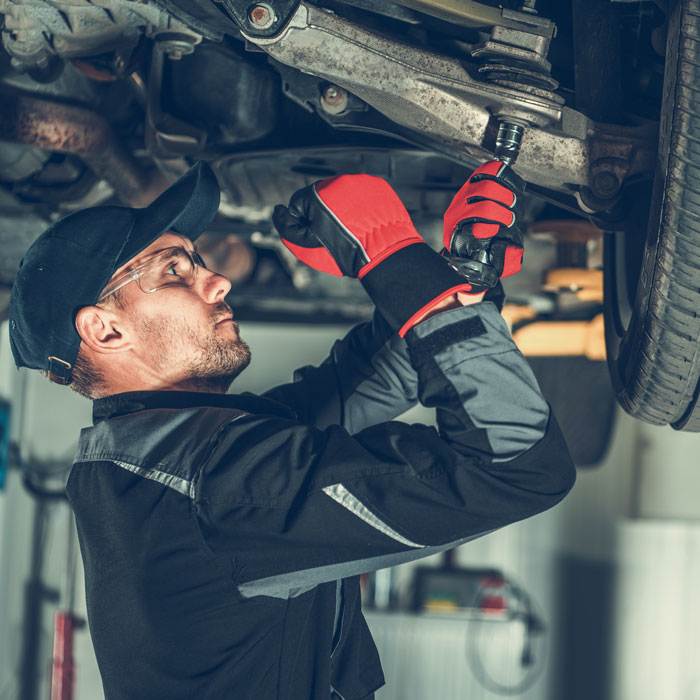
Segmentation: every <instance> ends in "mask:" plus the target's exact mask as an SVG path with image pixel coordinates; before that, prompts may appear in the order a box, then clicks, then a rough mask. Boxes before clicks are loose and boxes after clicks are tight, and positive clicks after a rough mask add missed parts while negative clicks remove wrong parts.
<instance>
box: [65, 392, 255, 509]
mask: <svg viewBox="0 0 700 700" xmlns="http://www.w3.org/2000/svg"><path fill="white" fill-rule="evenodd" d="M245 415H247V414H246V413H244V412H243V411H239V410H235V409H221V408H216V407H210V406H207V407H195V408H188V409H150V410H146V411H139V412H138V413H130V414H128V415H125V416H118V417H116V418H110V419H108V420H104V421H101V422H100V423H98V424H97V425H95V426H93V427H91V428H85V429H83V430H82V431H81V433H80V440H79V441H78V450H77V453H76V455H75V458H74V460H73V461H74V463H80V462H97V461H110V462H114V463H115V464H117V465H118V466H120V467H121V468H123V469H127V470H129V471H131V472H132V473H134V474H138V475H139V476H142V477H144V478H147V479H151V480H153V481H157V482H158V483H161V484H163V485H164V486H167V487H168V488H172V489H174V490H175V491H178V492H179V493H183V494H184V495H187V496H189V497H190V498H191V497H193V491H192V489H193V486H192V480H193V476H194V475H195V473H196V471H197V470H198V469H199V467H200V465H202V464H203V463H204V462H205V460H206V459H207V457H208V456H209V453H210V451H211V449H212V444H213V439H214V438H215V436H216V435H217V434H218V432H219V430H221V429H222V428H223V427H224V426H225V425H228V424H229V423H231V422H232V421H235V420H238V419H239V418H242V417H243V416H245Z"/></svg>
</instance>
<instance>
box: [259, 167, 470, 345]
mask: <svg viewBox="0 0 700 700" xmlns="http://www.w3.org/2000/svg"><path fill="white" fill-rule="evenodd" d="M272 220H273V222H274V224H275V227H276V228H277V231H278V232H279V234H280V237H281V238H282V242H283V243H284V245H285V246H286V247H287V248H288V249H289V250H290V251H291V252H292V253H294V255H295V256H296V257H297V258H298V259H299V260H301V261H302V262H305V263H306V264H307V265H310V266H311V267H313V268H314V269H316V270H321V271H322V272H328V273H330V274H331V275H345V276H348V277H358V278H359V279H360V281H361V282H362V285H363V286H364V288H365V290H366V291H367V293H368V294H369V296H370V298H371V299H372V301H373V302H374V304H375V306H376V307H377V308H378V309H379V311H380V313H381V314H382V316H384V318H385V319H386V320H387V321H388V322H389V324H391V325H392V326H393V327H394V328H395V329H396V330H397V331H398V332H399V335H401V336H402V337H403V336H404V335H405V334H406V333H407V332H408V330H409V329H410V328H411V327H412V326H413V324H414V323H415V322H416V320H417V319H418V318H419V317H420V316H422V315H423V314H424V313H425V312H427V311H429V310H430V309H431V308H432V307H433V306H435V305H436V304H438V303H439V302H440V301H441V300H442V299H444V298H446V297H448V296H450V295H452V294H455V293H456V292H460V291H465V290H468V289H471V285H470V284H469V283H468V282H467V281H466V280H465V278H464V276H463V275H461V274H460V273H459V272H458V271H457V270H456V269H454V268H453V267H452V266H451V265H450V264H449V262H448V261H447V259H445V258H443V257H442V256H440V255H439V254H438V253H436V252H435V251H434V250H433V249H432V248H431V247H430V246H429V245H428V244H427V243H425V241H424V240H423V238H422V237H421V235H420V234H419V233H418V231H416V229H415V227H414V226H413V222H412V221H411V217H410V216H409V214H408V212H407V211H406V208H405V207H404V205H403V203H402V202H401V200H400V199H399V197H398V195H397V194H396V192H394V190H393V189H392V188H391V186H390V185H389V183H388V182H386V181H385V180H382V178H379V177H374V176H371V175H341V176H339V177H334V178H330V179H328V180H322V181H320V182H317V183H314V184H313V185H309V186H308V187H304V188H303V189H301V190H298V191H297V192H295V193H294V194H293V195H292V198H291V199H290V201H289V207H284V206H282V205H278V206H276V207H275V210H274V213H273V215H272Z"/></svg>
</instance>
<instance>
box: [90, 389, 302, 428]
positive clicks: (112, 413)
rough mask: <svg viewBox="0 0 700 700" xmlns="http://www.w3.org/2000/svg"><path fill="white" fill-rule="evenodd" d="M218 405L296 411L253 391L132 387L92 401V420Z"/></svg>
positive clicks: (259, 410) (284, 414)
mask: <svg viewBox="0 0 700 700" xmlns="http://www.w3.org/2000/svg"><path fill="white" fill-rule="evenodd" d="M197 406H215V407H221V408H235V409H238V410H240V411H245V412H246V413H267V414H273V415H276V416H280V417H282V418H291V419H295V418H296V414H295V413H294V412H293V411H291V410H290V409H289V408H287V407H286V406H285V405H284V404H281V403H278V402H277V401H273V400H272V399H266V398H263V397H262V396H257V395H256V394H251V393H249V392H246V393H243V394H207V393H204V392H199V391H129V392H126V393H124V394H114V395H113V396H105V397H104V398H102V399H95V400H94V401H93V402H92V423H93V425H96V424H97V423H99V422H100V421H103V420H106V419H108V418H115V417H117V416H124V415H127V414H129V413H136V412H137V411H148V410H151V409H157V408H175V409H177V408H194V407H197Z"/></svg>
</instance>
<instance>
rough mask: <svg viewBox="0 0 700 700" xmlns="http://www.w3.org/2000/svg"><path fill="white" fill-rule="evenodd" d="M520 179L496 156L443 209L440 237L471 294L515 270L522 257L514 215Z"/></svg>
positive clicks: (521, 190)
mask: <svg viewBox="0 0 700 700" xmlns="http://www.w3.org/2000/svg"><path fill="white" fill-rule="evenodd" d="M524 189H525V188H524V183H523V181H522V179H521V178H520V177H518V175H516V174H515V172H513V170H512V169H511V168H509V167H508V166H507V165H506V164H505V163H503V162H502V161H500V160H491V161H489V162H487V163H484V164H483V165H482V166H481V167H479V168H477V169H476V170H475V171H474V172H473V173H472V175H471V176H470V177H469V179H468V180H467V181H466V182H465V183H464V185H463V186H462V188H461V189H460V190H459V192H457V194H456V195H455V197H454V199H453V200H452V203H451V204H450V206H449V207H448V209H447V211H446V212H445V219H444V220H445V226H444V232H443V243H444V245H445V249H446V251H447V253H448V254H449V256H450V258H451V259H452V262H453V263H454V264H455V265H457V267H458V268H459V269H460V270H461V271H462V272H464V274H465V276H466V277H467V279H469V280H470V281H471V282H472V284H473V289H472V291H471V293H472V294H477V293H479V292H483V291H484V289H487V288H490V287H493V286H495V285H496V284H497V282H498V280H499V279H500V278H502V277H508V276H509V275H514V274H515V273H516V272H518V271H519V270H520V268H521V267H522V262H523V234H522V231H521V230H520V226H519V221H518V216H519V209H520V207H519V204H520V201H519V200H521V196H522V194H523V192H524Z"/></svg>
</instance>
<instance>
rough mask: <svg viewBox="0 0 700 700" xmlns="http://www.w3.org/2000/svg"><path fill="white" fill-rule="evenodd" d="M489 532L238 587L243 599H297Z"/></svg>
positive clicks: (293, 573) (443, 549)
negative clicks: (319, 587) (330, 584)
mask: <svg viewBox="0 0 700 700" xmlns="http://www.w3.org/2000/svg"><path fill="white" fill-rule="evenodd" d="M489 532H493V531H492V530H488V531H486V532H479V533H477V534H475V535H469V536H468V537H463V538H462V539H460V540H454V541H452V542H447V543H445V544H438V545H427V546H425V547H422V548H420V549H405V550H403V551H402V552H395V553H394V554H381V555H379V556H376V557H368V558H367V559H356V560H354V561H340V562H337V563H335V564H327V565H326V566H318V567H316V568H315V569H303V570H301V571H289V572H287V573H286V574H277V575H276V576H268V577H267V578H261V579H257V580H254V581H247V582H246V583H241V584H239V585H238V590H239V592H240V593H241V595H243V596H245V597H246V598H254V597H256V596H268V597H270V598H282V599H287V598H296V597H297V596H300V595H303V594H304V593H306V592H308V591H310V590H311V589H313V588H315V587H316V586H317V585H318V584H319V583H328V581H337V580H338V579H341V578H348V577H349V576H357V574H363V573H365V572H367V571H377V569H386V568H387V567H389V566H398V565H399V564H405V563H406V562H407V561H415V560H416V559H422V558H423V557H427V556H430V555H431V554H437V553H438V552H444V551H445V550H446V549H453V548H454V547H459V545H462V544H465V543H466V542H470V541H471V540H475V539H476V538H477V537H482V536H483V535H488V534H489ZM339 545H340V546H339V549H342V535H340V539H339Z"/></svg>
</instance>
